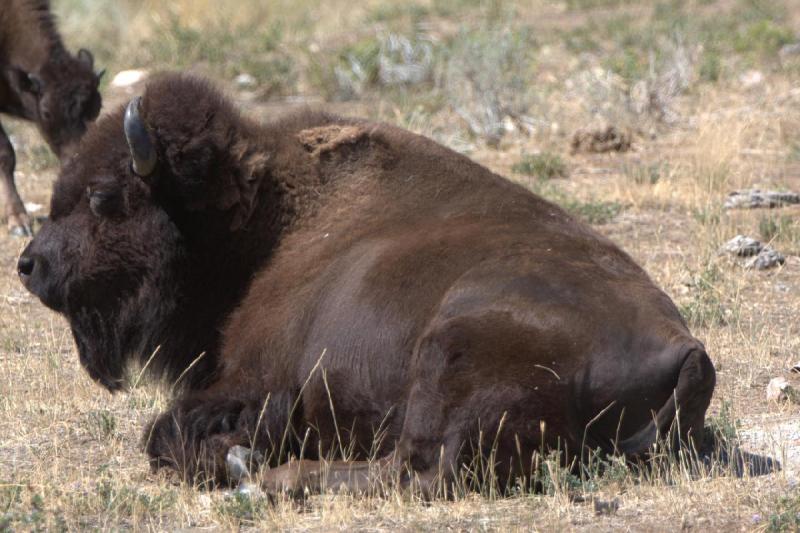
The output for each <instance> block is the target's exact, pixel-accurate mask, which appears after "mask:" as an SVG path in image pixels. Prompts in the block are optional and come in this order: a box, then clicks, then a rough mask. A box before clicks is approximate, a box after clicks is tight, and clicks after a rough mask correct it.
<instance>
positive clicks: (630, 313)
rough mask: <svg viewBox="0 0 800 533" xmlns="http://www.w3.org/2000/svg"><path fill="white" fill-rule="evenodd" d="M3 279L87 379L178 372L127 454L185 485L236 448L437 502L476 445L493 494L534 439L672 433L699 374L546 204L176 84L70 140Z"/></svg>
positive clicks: (392, 131)
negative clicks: (44, 213) (42, 312)
mask: <svg viewBox="0 0 800 533" xmlns="http://www.w3.org/2000/svg"><path fill="white" fill-rule="evenodd" d="M19 271H20V277H21V279H22V281H23V283H25V285H26V287H27V288H28V289H29V290H31V291H32V292H34V293H35V294H37V295H39V296H40V298H42V300H43V301H44V302H45V303H46V304H47V303H49V304H50V305H53V307H54V308H56V309H57V310H58V311H59V312H62V313H63V314H65V315H66V316H67V318H68V319H69V321H70V325H71V327H72V330H73V333H74V335H75V341H76V344H77V345H78V350H79V353H80V357H81V362H82V363H83V365H84V366H85V367H86V368H87V370H88V371H89V373H90V375H91V376H92V377H93V378H94V379H96V380H97V381H99V382H100V383H101V384H103V385H104V386H105V387H106V388H108V389H110V390H117V389H119V388H120V387H121V386H122V385H123V383H122V381H121V377H122V375H123V371H124V368H125V365H126V364H127V362H128V361H129V360H131V359H138V360H139V362H140V363H145V362H146V364H147V368H148V370H149V371H151V373H153V374H155V375H157V376H165V377H167V378H168V379H169V380H170V381H172V382H175V381H180V385H181V386H180V387H178V388H177V391H178V392H177V393H176V397H175V398H174V400H173V403H172V405H171V407H170V408H169V409H168V410H167V411H166V412H165V413H163V414H161V415H160V416H158V417H157V418H156V419H155V420H154V421H153V422H152V423H151V424H150V426H149V427H148V430H147V431H146V433H145V447H146V450H147V453H148V454H149V456H150V458H151V464H152V465H153V466H154V467H155V468H160V467H170V468H173V469H175V470H176V471H178V472H179V473H181V474H182V475H183V476H185V477H186V478H187V479H191V480H195V481H206V480H210V481H214V482H216V483H227V482H229V481H231V479H230V472H229V471H228V469H227V468H226V466H225V465H226V463H225V459H226V455H227V453H228V452H229V451H230V450H238V449H240V448H235V447H237V446H244V447H248V448H253V449H254V450H253V451H254V455H261V456H263V458H264V460H265V461H266V463H267V464H269V465H270V466H271V467H273V468H271V469H270V470H268V471H267V472H266V473H265V475H264V478H263V480H262V484H263V486H264V487H265V488H266V489H268V490H270V491H283V490H288V491H296V492H298V493H302V492H303V491H306V490H311V491H314V490H324V489H326V488H340V487H345V488H347V489H350V490H355V491H361V490H365V489H368V488H370V487H373V486H374V485H375V484H386V483H389V484H391V483H399V484H400V485H404V486H407V485H409V484H410V483H412V480H417V481H419V482H420V484H421V486H422V488H423V489H424V490H425V491H426V493H428V494H433V492H434V491H435V490H436V487H446V486H447V485H448V483H450V482H452V481H453V480H454V479H456V478H457V477H459V476H460V472H462V470H463V469H464V468H468V467H470V465H472V466H473V467H474V465H475V463H473V461H474V460H475V459H476V457H477V458H478V459H479V460H480V461H483V463H482V464H490V465H491V468H490V469H489V470H490V471H491V472H492V476H493V479H494V480H495V481H496V482H497V483H498V484H499V486H500V487H501V488H507V487H510V486H512V485H513V484H514V483H515V482H517V481H519V480H522V481H523V482H525V480H530V479H531V475H532V474H533V469H534V468H533V467H532V465H533V464H535V461H534V459H535V457H536V456H537V454H539V453H547V451H548V450H559V451H560V452H561V457H562V460H564V461H565V462H569V461H571V460H572V458H575V457H578V458H581V457H584V455H585V453H586V451H587V450H588V449H590V448H592V449H594V448H596V449H599V450H601V451H602V452H605V453H612V452H615V451H617V452H622V453H625V454H627V455H628V456H629V457H630V458H643V457H646V456H647V454H648V453H649V452H650V451H651V449H652V446H653V445H654V444H655V443H656V442H657V440H658V439H659V438H663V437H666V436H667V435H672V437H673V439H674V442H675V443H676V444H679V445H684V444H689V445H691V444H692V443H693V441H694V442H696V441H697V439H698V438H699V437H700V436H701V435H702V431H703V423H704V416H705V412H706V409H707V408H708V404H709V402H710V399H711V394H712V392H713V389H714V383H715V375H714V368H713V366H712V364H711V361H710V359H709V357H708V355H707V354H706V352H705V350H704V348H703V345H702V344H701V343H700V342H699V341H698V340H697V339H695V338H694V337H693V336H692V335H691V334H690V333H689V331H688V330H687V328H686V325H685V323H684V322H683V320H682V319H681V317H680V314H679V313H678V311H677V309H676V308H675V306H674V305H673V303H672V302H671V301H670V299H669V298H668V297H667V296H666V295H665V294H664V293H663V292H662V291H660V290H659V289H658V288H657V287H655V285H654V284H653V283H652V281H651V280H650V279H649V278H648V277H647V275H646V274H645V273H644V272H643V271H642V270H641V269H640V268H639V267H638V266H637V265H636V264H635V263H634V262H633V260H632V259H631V258H630V257H629V256H628V255H626V254H625V253H624V252H622V251H621V250H619V249H618V248H617V247H616V246H614V245H613V244H612V243H611V242H610V241H608V240H607V239H605V238H603V237H602V236H600V235H598V234H596V233H595V232H594V231H593V230H591V229H590V228H588V227H586V226H585V225H583V224H581V223H580V222H577V221H575V220H573V219H572V218H570V217H569V216H568V215H567V214H566V213H564V212H563V211H562V210H561V209H559V208H558V207H557V206H555V205H553V204H550V203H549V202H546V201H544V200H543V199H541V198H539V197H537V196H535V195H533V194H531V193H530V192H529V191H526V190H525V189H523V188H521V187H519V186H517V185H514V184H512V183H510V182H508V181H506V180H505V179H503V178H501V177H499V176H497V175H495V174H492V173H491V172H489V171H488V170H486V169H485V168H483V167H481V166H479V165H477V164H475V163H473V162H471V161H470V160H469V159H467V158H465V157H463V156H461V155H458V154H456V153H454V152H452V151H450V150H448V149H446V148H444V147H442V146H440V145H438V144H436V143H434V142H433V141H431V140H429V139H426V138H423V137H420V136H417V135H413V134H411V133H409V132H406V131H403V130H401V129H398V128H394V127H392V126H388V125H384V124H373V123H368V122H363V121H359V120H352V119H344V118H340V117H335V116H331V115H327V114H324V113H318V112H311V111H301V112H295V113H290V114H287V115H286V116H285V117H283V118H280V119H277V120H274V121H272V122H270V123H267V124H263V125H261V124H256V123H254V122H252V121H250V120H248V119H246V118H244V117H242V116H241V115H240V114H239V113H238V112H237V111H236V110H235V109H234V108H233V106H232V105H231V103H230V102H228V101H227V100H226V99H225V98H224V97H223V96H222V95H221V94H220V93H219V92H218V91H217V90H215V89H214V88H212V87H211V86H210V85H209V84H207V83H206V82H204V81H202V80H199V79H196V78H193V77H188V76H182V75H165V76H163V77H161V78H159V79H156V80H153V81H151V82H150V83H149V84H148V86H147V89H146V91H145V93H144V95H143V96H142V98H141V100H138V99H136V100H134V101H133V102H131V104H130V105H129V106H128V107H127V112H126V113H125V114H124V116H123V112H122V110H119V111H117V112H116V113H113V114H110V115H107V116H106V117H104V118H103V119H102V120H100V121H99V122H98V123H97V124H96V125H95V126H94V127H92V128H91V129H90V131H89V132H88V134H87V136H86V137H85V139H84V140H83V141H82V144H81V147H80V151H79V154H78V155H77V156H76V157H75V158H74V159H72V160H71V161H70V162H69V163H68V164H67V165H66V166H65V167H64V169H63V170H62V172H61V175H60V176H59V179H58V181H57V182H56V185H55V189H54V193H53V198H52V203H51V216H50V220H49V221H48V222H47V223H46V224H45V225H44V227H43V228H42V230H41V232H40V233H39V235H37V237H36V238H35V239H34V240H33V242H32V243H31V244H30V245H29V246H28V248H27V249H26V250H25V252H24V253H23V256H22V257H21V258H20V264H19ZM48 294H62V295H63V294H67V295H68V297H67V300H68V302H69V303H68V305H66V306H64V307H63V308H62V307H58V306H56V305H54V304H53V302H55V301H57V299H50V298H49V297H47V295H48ZM151 354H154V355H153V356H152V360H151V357H150V356H151ZM199 354H203V355H202V357H200V358H198V355H199ZM342 455H345V456H347V460H334V461H332V462H327V461H323V460H325V459H331V458H335V457H336V456H342ZM370 457H375V458H377V459H376V460H375V461H367V460H366V459H368V458H370ZM289 459H292V460H289ZM298 459H299V461H298ZM287 461H288V462H287ZM470 468H471V467H470ZM473 471H474V469H473ZM484 473H485V472H484ZM478 475H479V476H481V475H482V474H480V473H479V474H478Z"/></svg>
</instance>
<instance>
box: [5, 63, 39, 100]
mask: <svg viewBox="0 0 800 533" xmlns="http://www.w3.org/2000/svg"><path fill="white" fill-rule="evenodd" d="M6 77H7V78H8V82H9V85H11V88H12V89H13V90H14V91H15V92H17V93H19V94H22V93H29V94H32V95H34V96H39V95H41V94H42V88H43V86H44V84H43V83H42V80H41V78H39V76H37V75H36V74H29V73H27V72H25V71H24V70H22V69H18V68H16V67H11V68H9V69H8V70H7V71H6Z"/></svg>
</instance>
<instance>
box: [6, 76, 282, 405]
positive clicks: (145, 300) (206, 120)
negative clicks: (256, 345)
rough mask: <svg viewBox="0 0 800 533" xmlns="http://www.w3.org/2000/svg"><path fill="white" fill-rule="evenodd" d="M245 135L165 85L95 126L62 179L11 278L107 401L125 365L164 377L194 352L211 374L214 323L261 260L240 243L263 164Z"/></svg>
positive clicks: (215, 111) (215, 98) (199, 101)
mask: <svg viewBox="0 0 800 533" xmlns="http://www.w3.org/2000/svg"><path fill="white" fill-rule="evenodd" d="M241 123H242V121H240V119H239V116H238V115H237V114H235V113H234V112H233V111H232V109H231V107H230V105H229V104H227V103H225V102H224V100H223V99H222V97H221V95H219V93H218V92H216V91H213V90H211V89H210V88H209V86H208V85H207V84H206V83H205V82H202V81H200V80H196V79H193V78H190V77H182V76H178V77H176V76H171V77H170V76H165V77H164V78H162V79H159V80H153V81H151V82H150V83H149V84H148V87H147V90H146V92H145V95H144V96H143V97H141V98H136V99H134V100H133V101H132V102H130V104H129V105H128V106H127V109H126V110H124V113H123V110H119V111H118V112H116V113H110V114H107V115H106V116H104V117H103V118H102V119H101V120H99V121H98V122H96V123H94V124H93V125H92V126H91V127H89V129H88V131H87V133H86V135H85V136H84V137H83V138H82V139H81V143H80V145H79V147H78V150H77V152H76V153H75V155H74V156H73V157H70V158H68V160H67V161H66V162H65V164H64V166H63V167H62V170H61V173H60V175H59V177H58V180H57V181H56V184H55V187H54V190H53V196H52V200H51V206H50V219H49V220H48V221H47V222H46V223H45V224H44V225H43V226H42V229H41V230H40V231H39V233H38V234H37V235H36V238H35V239H34V240H33V241H32V242H31V243H30V245H29V246H28V247H27V248H26V249H25V251H24V252H23V254H22V256H21V257H20V259H19V264H18V270H19V276H20V279H21V280H22V282H23V283H24V285H25V286H26V287H27V288H28V289H29V290H30V291H31V292H32V293H34V294H35V295H36V296H38V297H39V298H40V299H41V300H42V302H44V303H45V305H47V306H49V307H50V308H52V309H54V310H56V311H58V312H60V313H62V314H64V315H65V316H66V317H67V319H68V320H69V322H70V325H71V327H72V331H73V335H74V337H75V341H76V343H77V345H78V349H79V352H80V357H81V361H82V363H83V365H84V366H85V367H86V369H87V370H88V371H89V373H90V374H91V375H92V376H93V377H94V378H95V379H96V380H97V381H99V382H101V383H102V384H103V385H105V386H106V387H108V388H109V389H112V390H113V389H117V388H119V387H120V386H121V376H122V374H123V370H124V367H125V363H126V360H127V359H128V357H129V356H133V357H139V358H143V359H144V360H146V361H148V365H149V366H148V369H149V370H150V371H151V373H154V374H156V375H161V376H164V377H167V378H177V377H178V376H179V375H183V372H184V371H185V370H186V368H187V365H188V364H189V363H192V360H193V359H194V358H195V357H197V356H198V354H199V353H201V352H202V353H208V354H209V355H208V356H207V357H205V359H203V362H202V364H203V365H209V366H212V365H213V364H214V362H213V360H214V357H215V355H214V350H215V349H216V346H217V343H218V342H219V330H220V328H221V324H222V321H223V320H224V318H225V316H227V313H228V312H230V310H231V309H232V307H233V306H235V304H236V302H237V298H238V297H239V296H240V295H241V293H242V292H243V291H244V287H245V286H246V284H247V282H248V281H247V280H248V279H249V273H250V272H252V269H253V268H255V266H254V265H256V264H257V263H258V261H261V257H262V256H260V255H258V254H259V253H261V252H260V251H252V250H250V248H247V247H242V246H239V245H238V244H237V243H238V241H237V240H236V238H237V237H236V236H237V235H239V236H240V237H241V235H245V234H247V232H253V231H255V230H254V229H253V228H252V227H247V226H246V223H247V221H248V220H250V217H251V214H252V212H253V209H254V206H255V205H256V204H257V202H256V200H255V192H256V188H257V185H258V184H259V183H260V182H259V180H258V179H257V173H264V172H266V170H265V168H266V167H265V166H264V165H265V164H266V163H265V161H267V160H268V159H269V158H268V157H267V156H265V155H264V154H263V153H262V152H261V151H260V149H257V147H258V146H260V145H257V144H254V145H253V146H256V148H253V147H251V146H250V145H249V144H248V143H247V142H246V139H245V135H244V133H247V132H244V133H243V132H242V131H240V130H239V128H240V124H241ZM247 127H248V126H247V124H246V123H245V128H247ZM248 131H249V130H248ZM254 131H257V130H254ZM259 142H260V137H259ZM259 175H260V174H259ZM265 190H266V191H267V193H271V192H272V190H271V189H266V188H265ZM268 220H277V218H275V219H273V218H270V219H268ZM240 229H241V232H240V233H238V234H237V232H239V230H240ZM262 231H263V235H264V242H266V243H269V242H270V241H269V239H270V238H272V237H271V235H272V234H271V233H269V229H264V230H262ZM241 238H244V237H241ZM259 250H260V248H259ZM248 254H250V255H248ZM158 346H161V348H162V349H161V350H159V355H158V357H157V358H155V359H154V360H153V361H150V360H149V359H148V358H149V356H150V355H151V354H153V353H154V350H155V349H156V348H157V347H158ZM182 358H188V361H184V360H183V359H182ZM150 362H152V364H149V363H150ZM199 374H202V373H200V372H198V375H199ZM190 379H193V378H191V377H190V376H187V380H190Z"/></svg>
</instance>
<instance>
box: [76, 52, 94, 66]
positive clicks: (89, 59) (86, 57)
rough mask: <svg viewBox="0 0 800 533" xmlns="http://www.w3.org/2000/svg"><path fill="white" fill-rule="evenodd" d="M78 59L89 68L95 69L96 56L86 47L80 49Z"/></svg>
mask: <svg viewBox="0 0 800 533" xmlns="http://www.w3.org/2000/svg"><path fill="white" fill-rule="evenodd" d="M78 61H80V62H81V63H83V64H84V65H86V66H87V67H88V68H89V70H94V56H93V55H92V53H91V52H90V51H89V50H87V49H86V48H81V49H80V50H78Z"/></svg>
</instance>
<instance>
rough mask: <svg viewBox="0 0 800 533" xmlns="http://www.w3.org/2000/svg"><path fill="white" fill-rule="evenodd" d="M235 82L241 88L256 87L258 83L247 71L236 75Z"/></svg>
mask: <svg viewBox="0 0 800 533" xmlns="http://www.w3.org/2000/svg"><path fill="white" fill-rule="evenodd" d="M233 82H234V83H235V84H236V86H237V87H239V88H241V89H246V88H250V87H255V86H256V84H257V83H258V82H257V81H256V79H255V78H254V77H253V76H251V75H250V74H248V73H246V72H243V73H241V74H239V75H238V76H236V77H235V78H233Z"/></svg>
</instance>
